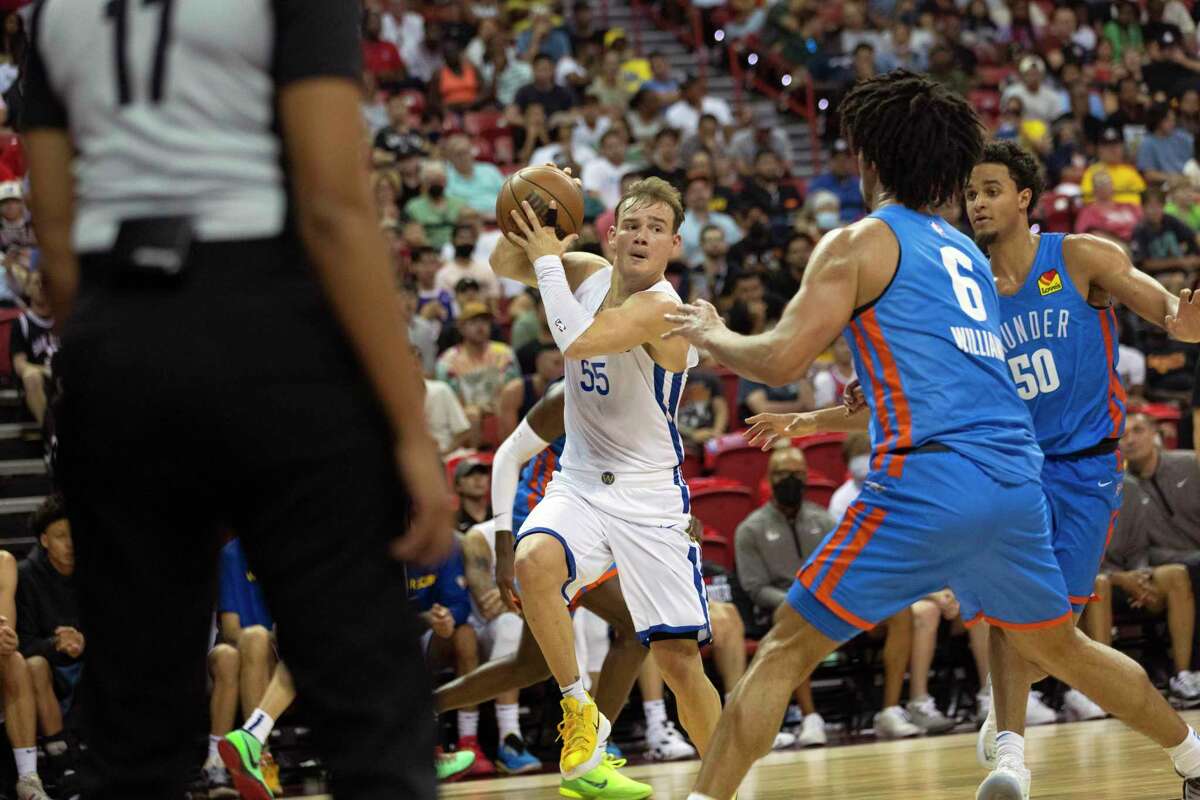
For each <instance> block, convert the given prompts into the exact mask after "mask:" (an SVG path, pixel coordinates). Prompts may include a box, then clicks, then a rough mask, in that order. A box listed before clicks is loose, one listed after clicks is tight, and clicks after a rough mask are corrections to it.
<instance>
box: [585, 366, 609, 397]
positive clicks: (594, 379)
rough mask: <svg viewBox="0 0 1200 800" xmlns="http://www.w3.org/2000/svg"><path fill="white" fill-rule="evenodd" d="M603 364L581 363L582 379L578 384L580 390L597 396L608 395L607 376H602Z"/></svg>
mask: <svg viewBox="0 0 1200 800" xmlns="http://www.w3.org/2000/svg"><path fill="white" fill-rule="evenodd" d="M604 363H605V362H603V361H584V362H582V367H581V368H582V369H583V377H584V379H583V380H581V381H580V382H579V388H580V389H583V390H584V391H585V392H595V393H596V394H599V395H606V394H608V376H607V375H605V374H604Z"/></svg>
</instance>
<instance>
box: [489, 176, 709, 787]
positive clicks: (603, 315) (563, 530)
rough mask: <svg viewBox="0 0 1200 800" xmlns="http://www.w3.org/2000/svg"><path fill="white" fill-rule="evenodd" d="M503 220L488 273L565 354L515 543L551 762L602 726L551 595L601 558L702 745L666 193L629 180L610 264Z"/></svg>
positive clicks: (698, 609)
mask: <svg viewBox="0 0 1200 800" xmlns="http://www.w3.org/2000/svg"><path fill="white" fill-rule="evenodd" d="M513 221H514V228H515V230H514V231H513V232H510V233H509V234H508V237H509V238H508V241H507V242H506V241H504V240H502V241H501V244H500V245H499V246H498V247H497V248H496V251H495V252H494V253H493V255H492V267H493V269H494V270H495V271H496V273H497V274H499V275H502V276H504V277H509V278H515V279H517V280H521V281H523V282H525V283H527V284H529V285H531V286H532V285H536V286H537V287H538V288H539V289H540V290H541V293H542V302H543V303H544V304H545V306H546V316H547V318H548V319H549V320H550V330H551V333H552V334H553V335H554V340H555V342H556V343H557V344H558V347H559V349H560V350H562V351H563V354H564V355H565V356H566V379H565V385H566V393H567V394H566V412H565V414H566V415H565V421H566V433H567V443H566V448H565V450H564V451H563V457H562V469H561V471H560V472H559V473H558V475H556V477H555V479H554V480H553V481H552V482H551V483H550V487H549V489H548V490H547V492H546V497H545V499H543V500H542V502H541V503H539V504H538V506H537V507H536V508H535V509H534V510H533V511H532V513H531V514H530V515H529V518H528V519H527V520H526V521H525V524H524V525H523V526H522V528H521V530H520V532H519V534H518V537H517V549H516V578H517V582H518V584H519V587H520V595H521V604H522V608H523V610H524V613H525V619H526V622H527V623H528V624H529V627H530V629H531V630H532V631H533V634H534V636H535V637H536V638H537V641H538V645H539V646H540V647H541V650H542V653H543V654H544V655H545V657H546V661H547V663H548V664H549V666H550V670H551V672H552V673H553V675H554V677H555V679H557V681H558V683H559V686H560V687H561V688H562V693H563V701H562V708H563V723H562V726H561V727H560V728H559V731H560V732H561V734H562V738H563V749H562V755H561V758H560V760H559V768H560V770H561V771H562V773H563V776H564V777H565V778H567V779H568V780H570V779H573V778H575V777H577V776H580V775H583V774H586V773H587V772H588V771H589V770H591V769H593V768H595V767H596V765H598V764H599V763H600V762H601V761H602V760H603V757H604V742H605V740H606V739H607V738H608V734H609V730H610V725H609V721H608V720H607V719H606V718H605V717H604V715H603V714H601V713H600V712H599V710H598V709H597V708H596V705H595V703H594V702H593V701H592V698H591V697H589V696H588V694H587V692H586V691H585V690H584V688H583V684H582V682H581V680H580V674H579V664H578V662H577V661H576V659H575V643H574V632H573V630H572V626H571V618H570V615H569V614H568V612H567V601H568V599H569V598H570V597H572V596H573V595H574V593H575V592H576V591H577V590H578V589H579V588H580V587H582V586H585V585H586V584H588V583H590V582H591V581H593V580H595V579H596V578H598V577H599V576H600V575H601V574H602V573H604V572H605V570H607V569H608V568H609V566H611V565H612V563H613V562H614V561H615V562H616V563H617V564H618V566H619V568H620V570H621V591H622V594H623V595H624V597H625V601H626V603H627V604H628V606H629V611H630V614H631V615H632V617H633V621H634V626H635V628H636V630H637V632H638V636H639V638H640V639H641V641H642V643H643V644H648V645H649V647H650V651H651V653H652V654H653V655H654V657H655V659H656V661H657V662H658V665H659V667H660V669H661V670H662V673H663V677H664V678H665V679H666V682H667V684H668V685H669V686H670V687H671V689H672V690H673V691H674V692H675V694H676V696H677V698H678V707H679V709H680V718H681V721H682V722H683V725H684V728H685V729H686V730H687V732H688V734H689V735H690V736H691V738H692V740H693V741H694V742H695V744H696V747H697V748H698V749H699V751H700V753H701V754H702V755H703V753H704V752H705V751H706V749H707V747H708V743H709V740H710V738H711V737H712V733H713V731H714V730H715V728H716V724H717V720H718V718H719V717H720V713H721V701H720V697H719V696H718V694H717V691H716V689H715V688H714V687H713V685H712V683H710V682H709V680H708V678H707V677H706V676H705V674H704V668H703V666H702V664H701V661H700V652H699V644H700V643H702V642H704V641H707V640H708V638H709V619H708V603H707V598H706V596H705V593H704V581H703V578H702V577H701V573H700V548H699V547H698V546H697V545H696V544H695V543H694V542H693V541H692V540H691V539H690V538H689V536H688V526H689V511H690V506H691V503H690V498H689V496H688V489H687V484H686V483H685V482H684V480H683V478H682V476H681V474H680V472H679V465H680V463H681V462H682V461H683V449H682V448H683V445H682V442H681V440H680V438H679V432H678V430H676V426H675V415H676V411H677V408H678V405H679V397H680V395H681V394H682V391H683V385H684V381H685V379H686V377H687V370H688V368H689V367H692V366H694V365H695V363H696V360H697V355H696V351H695V349H694V348H692V347H691V346H690V345H689V344H687V343H686V342H681V341H675V340H667V341H664V340H663V339H662V335H663V334H664V333H666V332H668V330H670V327H671V326H670V325H669V324H668V323H666V322H665V321H664V318H663V315H664V313H666V312H668V311H670V310H671V309H672V308H673V307H674V303H676V302H677V298H678V294H676V292H675V290H674V288H673V287H672V286H671V284H670V283H668V282H667V281H666V280H664V278H663V274H664V272H665V270H666V266H667V261H668V260H669V259H670V258H671V255H672V254H673V253H674V252H675V251H676V250H677V248H678V247H679V241H680V240H679V234H678V231H679V226H680V223H682V221H683V207H682V205H681V204H680V201H679V193H678V192H677V191H675V190H674V189H673V188H671V187H670V185H669V184H667V183H666V182H665V181H663V180H660V179H658V178H647V179H645V180H641V181H638V182H637V183H635V184H634V185H633V186H631V187H630V189H629V191H627V192H626V193H625V195H624V196H623V197H622V198H621V201H620V203H619V204H618V205H617V215H616V223H615V227H614V228H612V229H610V230H609V231H608V242H609V244H610V245H611V247H612V250H613V252H614V253H615V258H614V262H613V263H612V264H609V263H608V262H607V261H605V260H604V259H602V258H599V257H596V256H591V255H585V254H581V253H571V254H567V253H566V250H567V246H568V245H569V244H570V243H571V242H572V241H573V239H574V238H575V237H574V236H569V237H567V239H565V240H562V241H560V240H559V239H558V237H557V235H556V234H555V231H554V228H553V227H543V225H542V223H541V222H540V221H539V220H538V218H537V216H536V214H535V213H534V211H533V209H532V208H530V206H529V204H528V203H523V204H522V209H521V210H520V211H517V212H514V214H513ZM502 544H503V543H501V545H502ZM498 546H499V545H498ZM502 593H504V594H506V593H505V592H504V591H503V587H502ZM506 596H507V594H506Z"/></svg>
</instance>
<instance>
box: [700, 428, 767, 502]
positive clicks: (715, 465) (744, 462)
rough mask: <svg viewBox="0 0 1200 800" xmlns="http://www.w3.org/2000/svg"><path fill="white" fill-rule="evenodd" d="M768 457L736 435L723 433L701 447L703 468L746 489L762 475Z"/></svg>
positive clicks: (752, 485) (755, 484)
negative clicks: (702, 449)
mask: <svg viewBox="0 0 1200 800" xmlns="http://www.w3.org/2000/svg"><path fill="white" fill-rule="evenodd" d="M770 457H771V456H770V454H769V453H764V452H763V451H762V450H761V449H760V448H759V447H758V446H757V445H751V444H749V443H747V442H746V437H745V436H743V435H742V434H740V433H727V434H725V435H724V436H718V437H717V438H715V439H709V441H708V443H707V444H705V445H704V466H705V467H706V468H707V469H708V471H709V472H710V473H711V474H712V475H713V476H714V477H718V478H729V479H730V480H733V481H737V482H738V483H741V484H742V485H743V486H746V487H748V488H750V489H753V488H755V487H756V486H758V482H759V480H760V479H761V478H762V476H763V475H765V474H766V472H767V461H768V460H769V459H770Z"/></svg>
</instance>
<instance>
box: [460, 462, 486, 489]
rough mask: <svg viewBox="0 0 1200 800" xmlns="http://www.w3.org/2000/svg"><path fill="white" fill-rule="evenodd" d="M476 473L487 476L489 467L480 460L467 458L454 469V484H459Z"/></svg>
mask: <svg viewBox="0 0 1200 800" xmlns="http://www.w3.org/2000/svg"><path fill="white" fill-rule="evenodd" d="M474 472H482V473H484V474H487V472H488V465H487V464H485V463H483V462H482V461H480V460H479V459H478V458H474V457H472V456H468V457H467V458H464V459H463V460H462V461H460V462H458V464H457V465H456V466H455V467H454V482H455V483H457V482H458V481H461V480H462V479H463V478H465V477H467V476H468V475H470V474H472V473H474Z"/></svg>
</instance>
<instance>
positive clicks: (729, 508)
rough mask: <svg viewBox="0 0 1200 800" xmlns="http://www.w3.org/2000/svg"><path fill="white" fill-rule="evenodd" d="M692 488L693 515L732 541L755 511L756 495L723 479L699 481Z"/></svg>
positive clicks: (742, 486) (703, 479)
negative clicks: (740, 525)
mask: <svg viewBox="0 0 1200 800" xmlns="http://www.w3.org/2000/svg"><path fill="white" fill-rule="evenodd" d="M689 488H690V489H691V495H692V514H693V515H694V516H696V517H697V518H698V519H699V520H700V521H701V522H702V523H704V526H705V527H706V528H713V529H714V530H716V531H717V532H718V533H719V534H720V535H722V536H724V537H725V538H726V539H728V540H729V541H733V534H734V532H735V531H736V530H737V526H738V525H739V524H740V523H741V521H742V520H744V519H745V518H746V517H747V515H749V514H750V512H751V511H753V510H754V493H753V492H752V491H751V490H750V489H749V488H748V487H746V486H744V485H742V484H740V483H736V482H734V481H730V480H727V479H724V478H697V479H696V480H694V481H692V482H691V483H690V484H689Z"/></svg>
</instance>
